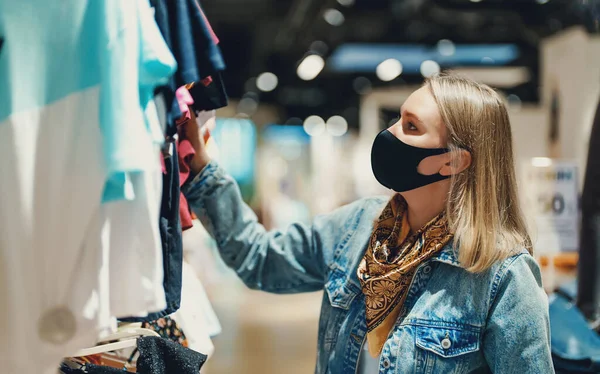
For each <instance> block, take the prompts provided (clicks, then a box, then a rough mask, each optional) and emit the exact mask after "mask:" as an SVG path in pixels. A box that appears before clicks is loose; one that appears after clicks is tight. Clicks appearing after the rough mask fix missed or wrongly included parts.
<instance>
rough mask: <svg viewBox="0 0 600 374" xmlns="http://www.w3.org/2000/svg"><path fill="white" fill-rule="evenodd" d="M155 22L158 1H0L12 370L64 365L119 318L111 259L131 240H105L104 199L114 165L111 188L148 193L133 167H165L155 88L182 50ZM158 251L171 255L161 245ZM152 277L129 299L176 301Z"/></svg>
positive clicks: (2, 191)
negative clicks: (172, 48)
mask: <svg viewBox="0 0 600 374" xmlns="http://www.w3.org/2000/svg"><path fill="white" fill-rule="evenodd" d="M156 27H157V26H156V24H155V22H154V20H153V17H152V13H151V11H150V9H149V6H148V2H147V0H137V1H125V2H123V1H119V0H97V1H96V0H94V1H85V0H65V1H63V2H62V3H61V6H60V7H57V6H55V4H54V3H52V2H47V1H42V0H31V1H27V2H13V1H2V2H0V30H1V31H0V33H1V34H2V35H1V37H2V39H3V40H4V44H3V48H2V51H1V53H0V165H1V167H2V171H3V176H4V178H5V179H4V180H5V181H10V183H3V184H2V186H1V187H0V219H2V225H0V226H1V228H0V259H1V260H0V274H1V275H0V277H2V281H0V305H1V307H0V320H1V321H2V322H0V330H1V331H2V338H1V340H0V361H1V362H2V363H3V368H2V370H3V373H6V374H12V373H23V372H25V373H45V372H52V373H53V374H54V372H55V370H56V369H55V368H56V367H57V366H58V363H59V362H60V360H61V359H62V357H64V356H68V355H69V354H70V353H72V352H74V351H76V350H77V349H78V348H80V347H82V346H87V345H91V344H93V343H94V341H95V339H96V336H97V333H98V332H99V331H102V329H104V328H108V327H109V324H110V323H112V322H111V321H112V319H111V318H110V316H111V315H113V314H114V313H113V311H111V310H110V304H111V303H110V299H111V296H110V289H111V285H110V282H111V281H115V282H118V279H112V274H111V270H110V266H109V264H110V263H113V262H114V261H117V262H118V256H119V255H120V252H119V248H110V247H109V245H108V244H107V243H109V242H110V240H111V239H110V233H109V232H107V226H108V225H109V223H108V222H109V220H110V217H109V214H108V212H107V211H106V210H104V206H105V205H101V202H102V200H103V197H104V196H105V192H106V191H108V189H109V187H111V186H109V184H110V181H112V177H113V176H114V177H117V176H121V177H122V176H123V175H125V178H121V179H119V180H118V185H119V186H120V187H121V188H120V190H119V189H118V188H117V189H116V190H112V189H111V191H113V192H114V191H117V193H116V194H114V195H111V199H109V200H114V201H123V200H124V199H126V198H129V199H136V196H135V194H133V195H127V193H126V192H127V191H126V189H127V188H130V189H131V192H133V193H135V192H136V191H135V190H136V187H135V183H136V182H135V181H134V180H135V179H136V178H135V177H134V175H133V174H128V173H140V174H139V175H140V177H139V178H137V179H140V180H142V181H146V180H147V179H146V178H147V177H148V176H145V175H142V174H145V173H146V172H149V173H152V172H154V170H155V168H156V167H157V166H158V167H159V164H158V159H157V158H156V157H155V155H156V153H155V149H156V148H155V147H156V140H155V132H156V131H153V123H156V122H153V121H154V120H153V118H152V117H151V112H152V110H153V104H152V102H151V100H149V99H148V96H147V95H146V94H145V93H147V92H151V91H152V90H151V89H152V88H153V87H154V86H155V85H157V84H163V82H165V81H166V79H167V78H168V76H169V75H170V74H171V73H172V71H173V69H174V68H175V63H174V60H173V59H172V56H170V52H169V53H168V54H165V51H167V52H168V49H167V48H166V46H164V41H162V39H160V38H158V39H157V38H156V35H159V33H158V31H157V29H156ZM153 28H154V29H153ZM153 31H154V32H153ZM159 36H160V35H159ZM161 43H162V45H161ZM161 47H164V48H161ZM169 56H170V58H171V59H170V61H169V59H168V57H169ZM117 179H118V178H117ZM149 179H151V178H150V177H148V180H149ZM143 183H145V182H143ZM112 187H114V186H112ZM146 190H147V189H146ZM118 192H120V195H119V193H118ZM148 196H149V195H148ZM144 203H146V202H144ZM147 203H148V204H152V202H150V201H149V200H148V201H147ZM149 210H150V209H148V211H149ZM151 219H152V217H151V216H150V214H149V215H148V216H147V217H142V218H141V219H139V220H138V221H139V222H144V221H145V222H149V221H150V220H151ZM153 224H154V225H156V221H154V222H153ZM153 240H154V239H153ZM140 247H141V248H144V247H145V246H144V245H142V246H140ZM158 249H159V250H160V248H158ZM146 251H147V252H144V255H147V257H148V258H153V259H152V260H151V262H152V263H154V262H155V260H157V261H158V260H159V258H160V257H157V256H156V255H158V256H160V252H157V250H156V248H152V247H150V248H148V247H146ZM115 256H116V257H115ZM147 270H148V269H143V271H144V272H143V274H144V276H149V277H151V278H152V279H153V280H154V281H155V280H157V279H162V271H159V272H156V271H155V269H150V270H148V271H149V272H150V273H152V274H154V275H151V274H150V273H146V271H147ZM119 275H123V273H121V274H119ZM153 283H155V282H153ZM120 286H121V287H122V288H125V289H124V290H121V292H122V293H121V294H131V293H133V292H134V290H132V289H127V288H128V287H130V286H129V285H128V284H125V283H121V284H120ZM150 289H151V291H150ZM145 290H149V291H148V292H151V294H146V295H145V296H144V297H143V298H142V299H143V300H145V303H143V304H139V305H134V306H133V307H132V309H131V310H129V311H123V312H127V313H128V314H133V313H140V312H142V311H144V310H148V309H150V307H151V306H152V307H153V308H159V307H161V306H162V307H164V296H162V297H160V296H157V295H160V294H161V292H162V291H161V292H158V293H157V292H156V288H155V287H152V286H150V287H147V288H145ZM137 291H138V292H139V293H144V292H143V290H137ZM152 299H154V300H152ZM32 351H33V352H35V354H36V359H35V360H31V352H32Z"/></svg>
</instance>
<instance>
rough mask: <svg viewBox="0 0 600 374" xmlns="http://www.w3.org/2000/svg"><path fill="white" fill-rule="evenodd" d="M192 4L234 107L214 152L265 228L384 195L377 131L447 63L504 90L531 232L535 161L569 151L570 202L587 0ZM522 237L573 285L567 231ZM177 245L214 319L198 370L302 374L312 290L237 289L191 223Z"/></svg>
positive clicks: (599, 41)
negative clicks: (210, 33) (213, 37)
mask: <svg viewBox="0 0 600 374" xmlns="http://www.w3.org/2000/svg"><path fill="white" fill-rule="evenodd" d="M202 4H203V8H204V10H205V12H206V15H207V17H208V18H209V19H210V21H211V24H212V26H213V28H214V30H215V33H216V34H217V35H218V37H219V39H220V47H221V50H222V52H223V56H224V60H225V62H226V64H227V70H226V74H225V75H224V80H225V85H226V90H227V92H228V94H229V96H230V103H229V106H228V107H226V108H223V109H220V110H218V111H217V121H216V122H217V123H216V126H215V128H214V130H213V132H212V134H211V135H212V137H211V140H210V141H209V152H210V153H211V154H212V155H213V157H214V158H216V159H217V160H218V161H219V162H220V163H221V164H222V165H223V166H224V167H225V168H226V169H227V170H228V171H229V172H230V173H231V174H232V175H233V176H234V177H235V178H236V180H237V181H238V183H239V184H240V188H241V190H242V193H243V196H244V199H245V200H246V201H247V202H248V203H249V204H250V205H251V207H253V209H254V210H255V211H256V212H257V214H258V215H259V217H260V220H261V222H262V223H263V224H264V225H265V226H266V227H267V228H268V229H281V230H285V228H286V227H287V226H288V225H289V224H290V223H292V222H297V221H301V222H306V221H309V220H310V219H311V217H313V216H315V215H317V214H320V213H324V212H328V211H330V210H332V209H334V208H336V207H338V206H340V205H343V204H345V203H347V202H350V201H353V200H355V199H357V198H360V197H364V196H369V195H373V194H389V192H388V191H387V190H385V189H383V187H381V186H380V185H379V184H378V183H377V182H376V180H375V178H374V177H373V175H372V172H371V168H370V149H371V144H372V140H373V138H374V137H375V135H376V134H377V133H378V132H379V131H380V130H382V129H384V128H386V127H387V126H389V125H390V124H391V123H393V122H394V121H395V120H396V118H397V117H398V111H399V107H400V105H402V102H403V101H404V100H405V99H406V98H407V96H408V95H409V94H410V93H411V92H412V91H413V90H414V89H415V88H416V87H418V86H419V85H420V84H421V83H422V82H423V79H424V77H427V76H430V75H432V74H435V73H437V72H439V71H440V70H446V69H451V70H454V71H457V72H460V73H462V74H464V75H467V76H469V77H472V78H474V79H476V80H478V81H480V82H483V83H487V84H489V85H490V86H492V87H494V88H495V89H497V90H499V91H500V92H501V93H502V94H503V95H504V96H505V98H506V101H507V103H508V106H509V110H510V117H511V122H512V126H513V137H514V142H515V143H514V147H515V153H516V157H517V160H518V171H519V175H521V176H522V178H521V180H520V183H521V184H522V185H521V191H522V192H523V199H524V201H525V202H526V203H528V205H527V206H529V209H530V212H531V214H530V216H531V217H532V218H531V219H532V223H533V224H534V225H535V220H536V219H535V216H536V213H539V205H540V201H537V200H536V201H530V200H531V198H532V196H535V192H532V193H528V192H531V191H529V189H528V184H527V183H525V181H526V180H527V172H528V170H530V169H531V167H532V166H533V167H544V165H546V164H548V165H549V164H551V163H552V162H553V160H564V161H565V162H567V163H569V165H571V167H572V169H573V170H575V171H576V177H575V178H574V182H573V184H572V186H574V188H576V190H574V191H575V195H577V196H578V194H579V193H580V192H581V189H582V186H583V181H584V170H585V166H586V160H587V155H588V147H587V145H588V142H589V136H590V129H591V126H592V122H593V118H594V115H595V113H596V110H597V106H598V99H599V97H600V64H599V63H598V61H600V37H599V36H598V31H599V30H600V23H599V20H600V3H599V2H597V1H593V0H337V1H336V0H286V1H283V0H204V1H203V2H202ZM535 198H536V197H534V199H535ZM537 198H538V199H539V196H537ZM566 204H567V205H568V204H575V205H574V206H570V208H572V209H573V210H572V211H571V213H572V217H575V219H573V225H574V226H573V228H572V230H575V231H573V232H575V233H576V234H575V235H578V226H577V224H578V223H577V217H578V215H579V209H578V206H577V198H575V200H574V201H573V200H572V199H571V200H568V201H567V202H566ZM534 227H535V226H534ZM533 233H534V237H536V238H538V239H539V242H538V243H543V245H538V246H536V250H537V253H538V256H539V257H538V258H539V259H540V261H541V262H542V264H543V265H544V280H545V282H546V283H545V286H546V288H547V290H548V291H552V290H554V289H555V288H556V287H558V286H559V285H561V284H566V283H568V282H569V281H570V280H573V279H574V277H575V274H576V270H577V257H578V256H577V250H578V241H577V238H573V237H571V238H570V239H568V240H567V242H565V241H564V240H563V239H564V237H563V236H561V234H556V235H555V236H552V234H549V233H548V232H547V231H543V232H540V231H536V230H534V232H533ZM184 245H185V246H188V247H189V246H195V247H196V249H194V250H193V251H191V252H189V253H192V254H191V255H190V256H191V257H193V256H196V257H197V259H196V260H197V262H198V263H199V265H198V267H199V268H201V269H203V271H201V272H198V273H199V274H200V276H201V278H202V280H203V282H204V284H205V287H206V289H207V293H208V295H209V298H210V300H211V301H212V303H213V306H214V308H215V311H216V313H217V315H218V318H219V320H220V323H221V326H222V331H221V333H220V334H219V335H217V336H216V337H215V338H214V340H213V343H214V346H215V350H214V353H213V355H212V357H211V358H210V360H209V361H208V362H207V364H206V366H205V369H203V372H205V373H208V374H225V373H237V374H253V373H261V374H270V373H282V372H285V373H286V374H295V373H307V372H311V371H312V370H313V368H314V363H315V358H316V342H317V335H316V334H317V326H318V323H317V321H318V318H319V305H320V301H321V297H322V294H318V293H317V294H303V295H291V296H287V295H286V296H281V295H269V294H266V293H260V292H257V291H251V290H248V289H246V288H245V286H244V285H243V284H242V283H241V282H240V281H239V280H238V279H237V277H236V276H235V274H233V273H232V271H230V270H228V269H227V268H226V267H225V265H224V264H223V263H222V262H221V260H220V259H219V258H218V255H217V254H216V249H215V248H214V246H213V244H212V242H211V240H210V239H208V238H207V236H206V233H204V232H202V228H201V227H200V225H195V226H194V229H193V230H188V231H186V232H185V233H184ZM198 247H202V248H205V249H206V250H204V249H203V250H202V251H198V250H197V248H198ZM190 261H194V259H191V260H190ZM216 284H218V287H211V285H216ZM233 357H235V359H232V358H233ZM282 367H285V368H286V369H285V371H282V369H281V368H282Z"/></svg>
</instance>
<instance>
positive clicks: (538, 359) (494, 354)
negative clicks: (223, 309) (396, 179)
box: [183, 162, 554, 374]
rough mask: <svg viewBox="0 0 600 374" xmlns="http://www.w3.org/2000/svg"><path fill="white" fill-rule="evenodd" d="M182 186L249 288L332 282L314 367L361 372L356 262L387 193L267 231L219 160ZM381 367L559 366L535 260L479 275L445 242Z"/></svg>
mask: <svg viewBox="0 0 600 374" xmlns="http://www.w3.org/2000/svg"><path fill="white" fill-rule="evenodd" d="M183 190H184V193H185V194H186V197H187V199H188V202H189V203H190V205H191V206H192V207H193V209H194V210H195V212H196V214H197V215H198V217H199V218H200V220H201V221H202V223H203V225H204V226H205V227H206V229H207V230H208V231H209V233H210V234H211V235H212V236H213V238H214V239H215V241H216V243H217V246H218V247H219V250H220V253H221V256H222V257H223V260H224V261H225V262H226V263H227V265H228V266H230V267H231V268H233V269H234V270H235V271H236V272H237V274H238V276H239V277H240V278H241V279H242V280H243V282H244V283H245V284H246V285H247V286H248V287H250V288H252V289H259V290H263V291H267V292H272V293H281V294H290V293H298V292H310V291H319V290H324V291H325V292H324V294H323V300H322V306H321V315H320V320H319V336H318V353H317V365H316V369H315V373H318V374H321V373H322V374H325V373H356V371H357V367H358V360H359V356H360V352H361V350H362V347H363V345H364V343H365V340H366V331H367V328H366V323H365V298H364V296H363V294H362V291H361V288H360V283H359V281H358V278H357V275H356V270H357V267H358V264H359V262H360V260H361V259H362V256H363V254H364V252H365V250H366V248H367V242H368V240H369V237H370V235H371V231H372V230H373V222H374V221H375V219H376V218H377V217H378V216H379V214H380V213H381V211H382V209H383V207H384V206H385V204H386V202H387V200H388V199H387V198H368V199H363V200H359V201H356V202H354V203H352V204H349V205H346V206H343V207H341V208H339V209H337V210H335V211H333V212H332V213H330V214H326V215H321V216H318V217H316V218H315V219H314V220H313V223H312V224H311V225H302V224H294V225H291V226H290V227H289V228H288V229H287V230H286V231H270V232H269V231H266V230H265V229H264V227H263V226H261V225H260V224H259V223H258V222H257V219H256V216H255V214H254V213H253V211H252V210H251V209H250V208H249V207H248V206H247V205H246V204H244V202H243V201H242V198H241V195H240V192H239V189H238V187H237V185H236V183H235V181H234V180H233V179H232V178H231V177H229V176H228V175H227V174H226V173H225V172H224V171H223V169H221V168H220V167H219V166H218V165H217V164H216V163H214V162H212V163H210V164H209V165H208V166H207V167H206V168H205V169H204V170H203V171H202V172H201V173H200V174H199V175H197V176H196V177H195V178H194V179H193V180H192V181H191V182H190V183H188V184H187V185H186V186H184V188H183ZM379 372H380V373H390V374H391V373H417V374H421V373H436V374H441V373H489V372H494V373H518V374H526V373H536V374H540V373H541V374H546V373H553V372H554V370H553V367H552V359H551V354H550V330H549V321H548V299H547V297H546V294H545V293H544V291H543V289H542V287H541V276H540V270H539V268H538V266H537V264H536V262H535V261H534V259H533V258H532V257H531V256H530V255H529V254H528V253H527V252H526V251H524V252H523V253H520V254H518V255H515V256H513V257H510V258H508V259H506V260H504V261H502V262H500V263H498V264H496V265H494V266H493V267H492V268H491V269H489V270H488V271H486V272H484V273H480V274H472V273H469V272H467V271H466V270H464V269H463V268H462V267H461V266H460V264H459V263H458V261H457V258H456V256H455V254H454V248H453V247H452V245H451V244H450V245H447V246H446V247H445V248H444V249H443V250H442V251H441V252H439V253H438V255H436V256H435V257H434V258H432V259H431V260H429V261H428V262H426V263H423V264H421V265H420V266H419V268H418V269H417V271H416V273H415V276H414V278H413V281H412V284H411V286H410V288H409V291H408V296H407V299H406V301H405V304H404V307H403V309H402V310H401V312H400V315H399V317H398V320H397V322H396V325H395V327H394V329H393V330H392V331H391V332H390V335H389V337H388V340H387V342H386V343H385V345H384V347H383V351H382V352H381V355H380V358H379Z"/></svg>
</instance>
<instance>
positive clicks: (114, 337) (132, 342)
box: [71, 327, 160, 357]
mask: <svg viewBox="0 0 600 374" xmlns="http://www.w3.org/2000/svg"><path fill="white" fill-rule="evenodd" d="M142 336H157V337H160V335H159V334H158V333H157V332H155V331H152V330H150V329H144V328H138V327H125V328H119V329H118V330H117V332H116V333H114V334H110V335H108V336H106V337H104V338H102V339H100V340H99V341H98V345H96V346H94V347H91V348H84V349H80V350H79V351H77V352H75V354H73V355H72V356H71V357H82V356H91V355H95V354H99V353H105V352H111V351H117V350H119V349H124V348H131V347H136V346H137V338H139V337H142ZM123 339H125V340H123ZM103 343H106V344H103Z"/></svg>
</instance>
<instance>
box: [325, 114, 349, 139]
mask: <svg viewBox="0 0 600 374" xmlns="http://www.w3.org/2000/svg"><path fill="white" fill-rule="evenodd" d="M347 131H348V121H346V119H345V118H344V117H342V116H333V117H331V118H329V119H328V120H327V132H328V133H329V134H330V135H333V136H342V135H344V134H345V133H346V132H347Z"/></svg>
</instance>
